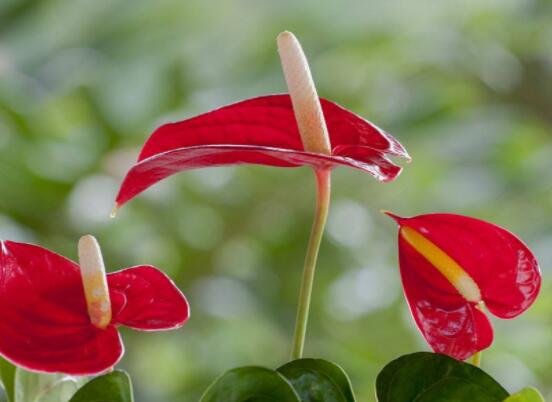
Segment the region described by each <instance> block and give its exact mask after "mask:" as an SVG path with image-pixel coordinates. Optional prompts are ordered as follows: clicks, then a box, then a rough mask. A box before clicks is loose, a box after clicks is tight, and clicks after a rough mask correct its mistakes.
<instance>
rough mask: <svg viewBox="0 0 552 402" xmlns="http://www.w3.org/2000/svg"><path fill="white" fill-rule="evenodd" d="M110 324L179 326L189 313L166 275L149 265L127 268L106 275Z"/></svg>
mask: <svg viewBox="0 0 552 402" xmlns="http://www.w3.org/2000/svg"><path fill="white" fill-rule="evenodd" d="M107 282H108V284H109V292H110V295H111V300H112V308H113V313H114V316H113V321H112V323H113V324H122V325H125V326H128V327H132V328H135V329H140V330H149V331H152V330H164V329H173V328H178V327H181V326H182V325H183V324H184V322H185V321H186V320H187V319H188V317H189V311H190V309H189V306H188V302H187V301H186V298H185V297H184V295H183V294H182V292H180V290H178V288H177V287H176V286H175V284H174V283H173V282H172V281H171V280H170V279H169V277H168V276H167V275H165V274H164V273H163V272H161V271H159V270H158V269H156V268H154V267H151V266H139V267H132V268H127V269H124V270H122V271H119V272H115V273H112V274H109V275H108V276H107Z"/></svg>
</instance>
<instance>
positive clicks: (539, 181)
mask: <svg viewBox="0 0 552 402" xmlns="http://www.w3.org/2000/svg"><path fill="white" fill-rule="evenodd" d="M286 29H287V30H291V31H293V32H295V33H296V35H297V36H298V37H299V38H300V40H301V41H302V43H303V46H304V48H305V49H306V52H307V54H308V56H309V58H310V61H311V65H312V70H313V74H314V77H315V80H316V82H317V85H318V89H319V93H320V95H321V96H324V97H327V98H330V99H333V100H335V101H337V102H339V103H341V104H343V105H344V106H346V107H348V108H349V109H351V110H353V111H355V112H357V113H359V114H361V115H363V116H365V117H367V118H368V119H370V120H372V121H373V122H375V123H376V124H378V125H380V126H382V127H384V128H385V129H386V130H387V131H389V132H391V133H392V134H394V135H395V136H396V137H397V138H398V139H399V140H400V141H401V142H402V143H403V144H404V145H405V146H406V147H407V149H408V150H409V152H410V153H411V155H412V156H413V158H414V161H413V163H412V164H411V165H407V166H405V170H404V172H403V174H402V175H401V176H400V177H399V179H398V180H397V181H396V182H394V183H390V184H385V185H382V184H379V183H377V182H376V181H375V180H373V179H372V178H371V177H369V176H368V175H365V174H362V173H360V172H357V171H352V170H350V169H344V168H341V169H338V170H337V171H336V172H335V174H334V188H333V190H334V192H333V205H332V209H331V213H330V218H329V224H328V228H327V234H326V238H325V240H324V243H323V245H322V251H321V256H320V264H319V270H318V276H317V280H316V284H315V291H314V300H313V302H314V304H313V309H312V314H311V320H310V327H309V332H308V340H307V347H306V355H307V356H312V357H323V358H327V359H331V360H334V361H336V362H338V363H339V364H341V365H342V366H343V367H344V368H345V369H346V370H347V371H348V372H349V373H350V374H351V376H352V380H353V383H354V386H355V388H356V392H357V394H358V400H359V401H368V402H369V401H374V396H373V382H374V379H375V376H376V374H377V372H378V371H379V370H380V369H381V368H382V367H383V365H384V364H385V363H386V362H387V361H389V360H390V359H392V358H394V357H396V356H398V355H400V354H403V353H408V352H413V351H417V350H427V346H426V345H425V343H424V342H423V341H422V339H421V337H420V335H419V334H418V333H417V331H416V329H415V327H414V325H413V321H412V320H411V318H410V316H409V313H408V310H407V307H406V304H405V302H404V300H403V296H402V292H401V285H400V280H399V275H398V268H397V261H396V260H397V257H396V254H397V250H396V242H395V236H396V228H395V226H394V224H393V223H392V222H391V221H390V220H389V219H386V218H385V217H383V216H382V215H380V213H379V212H378V211H379V210H380V209H381V208H386V209H389V210H392V211H394V212H396V213H399V214H403V215H412V214H420V213H424V212H436V211H449V212H455V213H462V214H469V215H473V216H476V217H479V218H482V219H486V220H491V221H493V222H495V223H497V224H500V225H502V226H504V227H506V228H508V229H510V230H512V231H514V232H516V233H517V234H519V235H520V236H521V237H522V238H523V239H524V240H525V241H526V242H527V243H528V244H529V246H530V247H531V248H532V249H533V250H534V251H535V252H536V254H537V256H538V257H539V260H540V263H541V266H542V269H543V272H544V275H545V282H544V286H543V291H542V293H541V296H540V298H539V299H538V301H537V302H536V304H535V305H534V307H533V308H532V309H531V310H530V311H529V312H527V313H526V314H525V315H523V316H521V317H520V318H518V319H516V320H512V321H500V320H496V319H494V320H493V322H494V325H495V332H496V337H495V342H494V345H493V346H492V348H491V349H490V350H488V351H486V352H485V353H484V354H483V368H484V369H486V370H488V371H489V372H490V373H491V374H492V375H494V376H495V377H496V378H498V379H499V380H500V381H502V382H503V383H504V384H505V386H506V387H507V388H508V389H509V390H510V391H514V390H516V389H518V388H521V387H522V386H525V385H529V384H531V385H535V386H538V387H540V388H541V389H542V390H543V392H544V394H545V396H547V398H552V292H551V287H552V282H550V281H547V280H546V275H547V274H548V272H549V271H550V267H551V265H552V163H551V156H552V136H551V127H550V125H551V122H552V56H551V55H552V40H551V38H552V3H551V2H550V1H538V0H492V1H486V0H467V1H462V2H459V1H453V0H450V1H439V2H437V1H395V0H390V1H380V2H375V1H373V2H370V1H366V0H357V1H342V2H337V1H336V2H323V1H320V0H308V1H301V2H299V1H292V0H280V1H272V2H269V1H258V0H257V1H254V0H238V1H200V0H187V1H178V0H160V1H143V0H135V1H123V0H1V1H0V237H1V238H4V239H12V240H19V241H28V242H34V243H40V244H42V245H44V246H46V247H48V248H50V249H52V250H55V251H57V252H59V253H61V254H64V255H66V256H68V257H71V258H76V245H77V240H78V237H79V236H80V235H82V234H85V233H92V234H94V235H96V236H97V237H98V239H99V241H100V243H101V244H102V245H103V249H104V254H105V258H106V264H107V265H108V266H109V269H112V270H115V269H120V268H122V267H126V266H130V265H134V264H143V263H149V264H154V265H157V266H158V267H160V268H162V269H164V270H165V271H166V272H167V273H169V274H170V275H171V276H172V277H173V278H174V279H175V281H176V282H177V283H178V285H179V286H180V287H181V288H182V290H183V291H184V292H185V294H186V295H187V296H188V298H189V301H190V303H191V305H192V311H193V313H192V317H191V319H190V320H189V322H188V323H187V325H186V326H185V327H184V328H182V329H181V330H179V331H175V332H167V333H136V332H133V331H125V330H123V331H124V334H123V336H124V338H125V340H126V347H127V353H126V356H125V358H124V360H123V362H122V364H121V366H122V367H124V368H125V369H127V370H128V371H129V372H130V373H131V375H132V377H133V378H134V386H135V392H136V396H137V401H138V402H149V401H156V402H176V401H190V402H192V401H196V400H197V399H198V398H199V396H200V395H201V393H202V391H203V389H204V388H205V387H206V386H207V384H209V383H210V382H211V381H212V380H213V379H214V378H215V377H216V376H217V375H218V374H220V373H222V372H223V371H224V370H226V369H229V368H232V367H234V366H238V365H249V364H256V365H265V366H270V367H276V366H278V365H280V364H282V363H284V362H285V361H286V359H287V358H288V355H289V349H290V338H291V333H292V329H293V328H292V327H293V321H294V316H295V304H296V298H297V293H298V286H299V283H298V281H299V278H300V272H301V266H302V262H303V256H304V253H305V246H306V242H307V238H308V233H309V230H310V223H311V218H312V212H313V203H314V181H313V177H312V174H311V172H310V171H309V169H307V168H300V169H276V168H268V167H255V166H245V167H238V168H223V169H219V168H213V169H206V170H199V171H192V172H187V173H183V174H180V175H177V176H175V177H172V178H171V179H169V180H167V181H165V182H163V183H161V184H159V185H157V186H155V187H154V188H152V189H150V190H148V191H147V192H146V193H144V194H143V195H142V196H140V197H138V198H137V199H136V200H134V201H133V202H131V203H130V204H129V205H128V206H127V207H125V208H124V209H123V210H122V211H120V213H119V216H118V217H117V219H115V220H110V219H109V217H108V215H109V212H110V210H111V208H112V206H113V200H114V197H115V194H116V191H117V188H118V184H119V183H120V181H121V179H122V177H123V175H124V173H125V171H126V169H127V168H128V167H129V166H130V165H131V164H132V162H133V160H134V159H135V158H136V157H137V154H138V149H139V147H140V145H141V144H142V143H143V141H144V140H145V139H146V138H147V136H148V135H149V133H150V132H151V131H152V130H153V129H154V128H155V127H156V126H157V125H159V124H161V123H164V122H168V121H172V120H177V119H183V118H187V117H190V116H192V115H194V114H197V113H201V112H204V111H207V110H209V109H213V108H216V107H218V106H221V105H224V104H226V103H230V102H234V101H237V100H240V99H244V98H248V97H252V96H256V95H262V94H267V93H274V92H284V91H285V84H284V80H283V76H282V72H281V70H280V62H279V59H278V55H277V52H276V44H275V37H276V35H277V34H278V33H279V32H280V31H282V30H286Z"/></svg>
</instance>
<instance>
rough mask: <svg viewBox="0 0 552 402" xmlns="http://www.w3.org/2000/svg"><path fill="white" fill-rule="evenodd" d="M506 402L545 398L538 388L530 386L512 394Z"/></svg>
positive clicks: (533, 401) (532, 400) (541, 401)
mask: <svg viewBox="0 0 552 402" xmlns="http://www.w3.org/2000/svg"><path fill="white" fill-rule="evenodd" d="M504 402H544V398H543V397H542V395H541V393H540V392H539V391H538V390H536V389H535V388H532V387H528V388H524V389H522V390H521V391H519V392H516V393H515V394H512V395H511V396H509V397H508V398H506V399H505V400H504Z"/></svg>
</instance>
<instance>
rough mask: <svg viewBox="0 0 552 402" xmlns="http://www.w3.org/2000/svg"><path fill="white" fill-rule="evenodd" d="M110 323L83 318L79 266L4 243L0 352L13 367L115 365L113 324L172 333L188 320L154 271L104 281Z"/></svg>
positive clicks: (86, 369)
mask: <svg viewBox="0 0 552 402" xmlns="http://www.w3.org/2000/svg"><path fill="white" fill-rule="evenodd" d="M108 283H109V285H110V294H111V302H112V310H113V319H112V322H111V324H110V325H109V326H108V327H107V328H105V329H100V328H97V327H95V326H94V325H92V323H91V322H90V318H89V315H88V311H87V307H86V302H85V296H84V290H83V285H82V280H81V277H80V271H79V267H78V265H77V264H75V263H74V262H72V261H70V260H68V259H66V258H64V257H62V256H60V255H58V254H55V253H53V252H51V251H49V250H46V249H44V248H41V247H38V246H34V245H31V244H24V243H15V242H10V241H5V242H2V243H1V249H0V290H1V291H0V316H2V318H3V319H2V320H0V334H2V336H1V337H0V354H1V355H3V356H5V357H6V358H8V359H9V360H10V361H12V362H14V363H16V364H17V365H18V366H21V367H24V368H27V369H30V370H36V371H42V372H61V373H67V374H74V375H86V374H97V373H101V372H104V371H106V370H108V369H110V368H111V367H113V366H114V365H115V364H116V363H117V362H118V361H119V359H120V358H121V356H122V353H123V346H122V343H121V340H120V336H119V332H118V330H117V326H118V325H126V324H127V323H128V324H129V326H132V327H134V328H139V329H146V330H154V329H172V328H175V327H178V326H180V325H182V324H183V323H184V322H185V320H186V319H187V317H188V315H189V309H188V304H187V302H186V299H185V298H184V296H183V295H182V293H180V291H179V290H178V289H177V288H176V287H175V285H174V284H173V283H172V281H171V280H170V279H169V278H168V277H167V276H166V275H165V274H163V273H162V272H161V271H159V270H157V269H155V268H153V267H134V268H129V269H126V270H123V271H120V272H116V273H113V274H109V275H108Z"/></svg>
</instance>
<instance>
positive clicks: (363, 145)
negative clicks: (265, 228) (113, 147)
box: [116, 94, 410, 206]
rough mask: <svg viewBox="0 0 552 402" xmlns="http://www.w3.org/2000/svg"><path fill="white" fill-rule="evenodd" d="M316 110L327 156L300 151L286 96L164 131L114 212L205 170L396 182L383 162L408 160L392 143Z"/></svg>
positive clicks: (330, 109)
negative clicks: (312, 173) (272, 170)
mask: <svg viewBox="0 0 552 402" xmlns="http://www.w3.org/2000/svg"><path fill="white" fill-rule="evenodd" d="M320 104H321V106H322V111H323V114H324V118H325V121H326V125H327V131H328V134H329V141H330V143H331V153H329V154H327V153H323V152H315V151H312V150H311V151H307V150H306V149H305V146H304V145H303V142H302V138H301V135H300V132H299V128H298V124H297V121H296V118H295V115H294V109H293V107H292V101H291V99H290V96H289V95H287V94H282V95H268V96H262V97H258V98H253V99H248V100H245V101H242V102H238V103H234V104H231V105H228V106H224V107H222V108H220V109H217V110H214V111H211V112H208V113H205V114H202V115H199V116H195V117H192V118H190V119H187V120H182V121H179V122H176V123H169V124H165V125H162V126H161V127H159V128H158V129H156V130H155V131H154V132H153V134H152V135H151V136H150V138H149V139H148V140H147V141H146V143H145V144H144V146H143V148H142V150H141V152H140V155H139V157H138V161H137V163H136V164H135V165H134V166H132V168H131V169H130V170H129V172H128V173H127V175H126V177H125V179H124V181H123V183H122V185H121V188H120V190H119V194H118V196H117V199H116V202H117V205H118V206H122V205H123V204H124V203H126V202H127V201H129V200H130V199H132V198H133V197H135V196H136V195H138V194H139V193H141V192H142V191H144V190H145V189H147V188H148V187H150V186H151V185H153V184H155V183H157V182H158V181H160V180H162V179H164V178H166V177H168V176H170V175H172V174H174V173H177V172H180V171H183V170H188V169H195V168H201V167H210V166H221V165H232V164H244V163H248V164H259V165H269V166H279V167H298V166H303V165H307V166H312V167H314V168H318V169H325V168H332V167H335V166H338V165H344V166H350V167H353V168H357V169H360V170H363V171H366V172H368V173H370V174H371V175H373V176H374V177H376V178H377V179H378V180H381V181H391V180H393V179H395V178H396V177H397V175H398V174H399V173H400V171H401V168H400V167H399V166H397V165H395V164H394V163H393V162H391V161H390V160H389V158H388V156H389V155H390V156H397V157H403V158H407V159H410V157H409V156H408V153H407V152H406V150H405V149H404V148H403V147H402V145H401V144H400V143H399V142H398V141H397V140H396V139H395V138H393V137H392V136H391V135H389V134H387V133H386V132H385V131H383V130H381V129H380V128H378V127H376V126H375V125H374V124H372V123H370V122H369V121H367V120H364V119H363V118H362V117H360V116H357V115H356V114H354V113H352V112H350V111H348V110H346V109H344V108H343V107H341V106H339V105H337V104H336V103H333V102H331V101H329V100H326V99H320ZM315 149H316V148H315Z"/></svg>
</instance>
